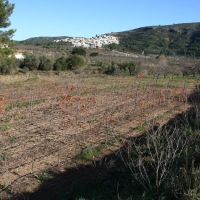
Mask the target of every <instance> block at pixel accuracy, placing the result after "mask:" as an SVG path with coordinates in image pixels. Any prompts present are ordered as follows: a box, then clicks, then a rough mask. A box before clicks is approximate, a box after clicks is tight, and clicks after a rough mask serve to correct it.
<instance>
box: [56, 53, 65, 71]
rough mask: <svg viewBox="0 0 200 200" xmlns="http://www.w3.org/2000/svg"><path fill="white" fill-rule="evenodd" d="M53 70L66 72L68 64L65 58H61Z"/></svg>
mask: <svg viewBox="0 0 200 200" xmlns="http://www.w3.org/2000/svg"><path fill="white" fill-rule="evenodd" d="M53 70H55V71H65V70H67V62H66V58H65V57H63V56H62V57H60V58H58V59H57V60H56V62H55V63H54V65H53Z"/></svg>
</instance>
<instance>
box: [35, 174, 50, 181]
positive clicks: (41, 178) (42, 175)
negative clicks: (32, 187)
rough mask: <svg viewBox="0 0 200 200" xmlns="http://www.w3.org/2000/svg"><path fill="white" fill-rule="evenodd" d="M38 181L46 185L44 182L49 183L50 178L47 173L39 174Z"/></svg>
mask: <svg viewBox="0 0 200 200" xmlns="http://www.w3.org/2000/svg"><path fill="white" fill-rule="evenodd" d="M37 179H38V180H39V181H40V182H41V183H44V182H47V181H48V180H49V179H50V177H49V175H48V174H47V173H41V174H38V175H37Z"/></svg>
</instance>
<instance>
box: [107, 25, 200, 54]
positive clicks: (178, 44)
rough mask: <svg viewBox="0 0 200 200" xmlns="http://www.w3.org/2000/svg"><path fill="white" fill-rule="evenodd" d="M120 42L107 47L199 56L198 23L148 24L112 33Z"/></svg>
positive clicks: (199, 36)
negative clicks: (147, 25)
mask: <svg viewBox="0 0 200 200" xmlns="http://www.w3.org/2000/svg"><path fill="white" fill-rule="evenodd" d="M111 35H114V36H118V37H119V38H120V44H119V45H116V44H111V45H109V46H108V47H109V48H111V49H117V50H120V51H125V52H126V51H128V52H135V53H142V52H143V53H145V54H161V53H164V54H167V55H189V56H200V23H185V24H174V25H167V26H149V27H143V28H138V29H134V30H129V31H124V32H118V33H112V34H111Z"/></svg>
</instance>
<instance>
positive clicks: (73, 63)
mask: <svg viewBox="0 0 200 200" xmlns="http://www.w3.org/2000/svg"><path fill="white" fill-rule="evenodd" d="M66 63H67V69H68V70H75V69H77V68H78V67H81V66H83V65H84V64H85V61H84V59H83V58H82V57H81V56H77V55H73V56H70V57H69V58H67V60H66Z"/></svg>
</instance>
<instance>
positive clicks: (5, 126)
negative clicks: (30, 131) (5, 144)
mask: <svg viewBox="0 0 200 200" xmlns="http://www.w3.org/2000/svg"><path fill="white" fill-rule="evenodd" d="M13 126H14V124H13V123H12V122H10V121H9V122H6V123H4V124H1V125H0V131H6V130H8V129H9V128H12V127H13Z"/></svg>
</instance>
